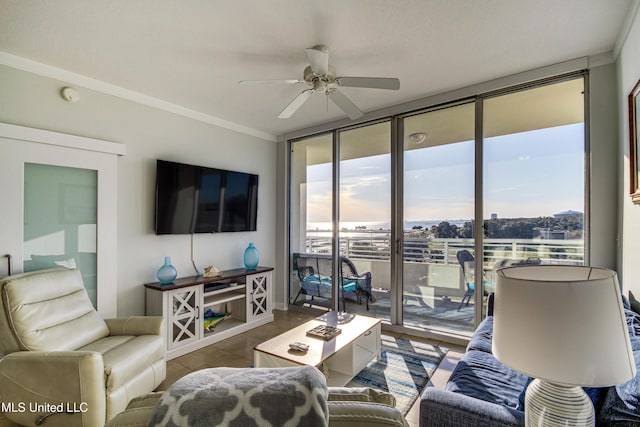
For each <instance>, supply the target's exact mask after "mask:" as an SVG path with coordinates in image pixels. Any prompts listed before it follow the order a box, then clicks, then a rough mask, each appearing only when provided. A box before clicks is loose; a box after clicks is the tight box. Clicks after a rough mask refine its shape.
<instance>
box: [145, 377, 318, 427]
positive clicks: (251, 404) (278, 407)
mask: <svg viewBox="0 0 640 427" xmlns="http://www.w3.org/2000/svg"><path fill="white" fill-rule="evenodd" d="M327 396H328V391H327V383H326V379H325V377H324V375H322V373H321V372H320V371H319V370H318V369H316V368H314V367H311V366H304V367H297V368H210V369H203V370H200V371H196V372H194V373H192V374H189V375H187V376H185V377H183V378H181V379H180V380H178V381H176V382H175V383H174V384H173V385H172V386H171V387H170V388H169V389H168V390H167V391H166V392H164V394H163V395H162V397H161V398H160V400H159V401H158V403H157V404H156V406H155V408H154V409H153V413H152V416H151V419H150V420H149V423H148V424H147V426H148V427H173V426H185V427H187V426H188V427H205V426H206V427H210V426H247V427H250V426H256V427H262V426H283V425H300V426H309V427H325V426H327V425H328V423H329V411H328V406H327Z"/></svg>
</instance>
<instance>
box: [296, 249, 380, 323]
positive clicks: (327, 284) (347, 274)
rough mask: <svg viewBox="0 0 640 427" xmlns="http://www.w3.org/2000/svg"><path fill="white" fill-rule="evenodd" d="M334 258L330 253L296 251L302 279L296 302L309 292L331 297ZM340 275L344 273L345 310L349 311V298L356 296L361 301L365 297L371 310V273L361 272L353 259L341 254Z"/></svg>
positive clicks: (341, 290) (313, 295) (343, 303)
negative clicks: (347, 307) (347, 299)
mask: <svg viewBox="0 0 640 427" xmlns="http://www.w3.org/2000/svg"><path fill="white" fill-rule="evenodd" d="M332 262H333V261H332V256H331V255H328V254H303V253H294V254H293V269H294V270H295V271H296V272H297V274H298V278H299V279H300V290H299V291H298V294H297V295H296V297H295V299H294V300H293V303H294V304H295V303H296V302H297V301H298V298H299V297H300V295H309V296H311V298H312V299H313V298H314V297H318V298H327V299H331V297H332V289H333V281H332V279H331V274H332V268H331V267H332ZM338 275H339V277H340V280H339V283H340V295H339V297H340V298H341V299H342V307H343V310H344V311H346V302H345V299H346V298H349V299H352V300H354V301H356V302H357V303H358V304H361V303H362V300H363V299H364V300H365V302H366V305H367V310H369V300H370V299H371V298H372V296H371V295H372V294H371V273H370V272H365V273H362V274H359V273H358V271H357V270H356V267H355V265H354V264H353V262H351V260H350V259H349V258H347V257H345V256H341V257H340V271H338Z"/></svg>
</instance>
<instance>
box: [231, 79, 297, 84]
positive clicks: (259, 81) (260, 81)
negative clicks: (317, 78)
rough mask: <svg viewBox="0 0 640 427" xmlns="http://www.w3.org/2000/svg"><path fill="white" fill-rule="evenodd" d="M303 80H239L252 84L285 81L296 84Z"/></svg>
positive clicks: (242, 82)
mask: <svg viewBox="0 0 640 427" xmlns="http://www.w3.org/2000/svg"><path fill="white" fill-rule="evenodd" d="M304 82H305V81H304V80H240V81H239V82H238V83H241V84H247V83H248V84H253V83H286V84H298V83H304Z"/></svg>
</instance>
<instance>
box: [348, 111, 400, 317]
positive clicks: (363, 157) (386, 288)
mask: <svg viewBox="0 0 640 427" xmlns="http://www.w3.org/2000/svg"><path fill="white" fill-rule="evenodd" d="M338 138H339V139H338V140H339V142H340V145H339V146H340V167H339V170H340V174H339V176H340V178H339V182H340V185H339V194H340V198H339V218H340V230H339V234H338V237H339V242H340V255H341V256H342V259H341V262H340V266H339V268H340V269H341V277H342V286H343V289H342V290H341V294H342V295H343V297H344V304H343V305H342V307H341V308H342V309H344V310H347V311H349V312H353V313H357V314H363V315H369V316H373V317H377V318H380V319H384V320H387V321H389V320H390V309H391V268H390V266H391V246H390V243H391V126H390V123H389V122H388V121H385V122H382V123H376V124H372V125H369V126H363V127H359V128H356V129H351V130H345V131H342V132H339V133H338ZM351 266H353V267H355V269H353V270H352V269H351Z"/></svg>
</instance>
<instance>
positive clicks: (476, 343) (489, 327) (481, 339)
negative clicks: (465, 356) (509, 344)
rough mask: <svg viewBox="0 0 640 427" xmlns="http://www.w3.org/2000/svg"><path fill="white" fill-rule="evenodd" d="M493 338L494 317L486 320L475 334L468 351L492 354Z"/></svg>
mask: <svg viewBox="0 0 640 427" xmlns="http://www.w3.org/2000/svg"><path fill="white" fill-rule="evenodd" d="M492 337H493V316H489V317H487V318H485V319H484V320H483V321H482V322H480V324H479V325H478V327H477V328H476V331H475V332H474V333H473V336H472V337H471V340H469V344H468V345H467V351H469V350H478V351H484V352H485V353H491V352H492V351H491V342H492Z"/></svg>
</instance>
